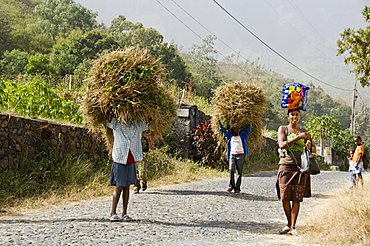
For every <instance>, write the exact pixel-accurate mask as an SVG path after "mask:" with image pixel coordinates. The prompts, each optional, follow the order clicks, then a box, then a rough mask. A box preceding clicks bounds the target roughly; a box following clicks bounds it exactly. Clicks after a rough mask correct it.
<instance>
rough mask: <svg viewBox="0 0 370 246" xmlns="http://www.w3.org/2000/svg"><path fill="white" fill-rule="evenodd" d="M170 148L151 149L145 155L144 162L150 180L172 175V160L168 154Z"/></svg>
mask: <svg viewBox="0 0 370 246" xmlns="http://www.w3.org/2000/svg"><path fill="white" fill-rule="evenodd" d="M167 149H168V147H166V146H165V147H162V148H158V149H156V148H154V149H151V150H150V151H149V152H148V153H147V154H146V155H144V159H143V161H144V162H146V165H147V172H148V173H147V176H148V179H149V180H153V179H158V178H160V177H162V176H164V175H167V174H170V173H171V172H172V170H173V166H172V164H171V161H172V160H171V158H170V157H169V156H168V155H167V154H166V152H167Z"/></svg>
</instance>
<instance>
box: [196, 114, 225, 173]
mask: <svg viewBox="0 0 370 246" xmlns="http://www.w3.org/2000/svg"><path fill="white" fill-rule="evenodd" d="M191 134H192V139H193V146H194V147H195V155H194V160H195V161H197V162H199V163H200V164H201V165H202V166H208V167H212V168H222V162H221V154H220V152H217V151H216V149H217V144H218V141H217V138H216V136H215V134H214V132H213V130H212V126H211V122H210V121H206V122H204V123H200V124H199V125H198V126H196V127H195V128H193V129H192V131H191Z"/></svg>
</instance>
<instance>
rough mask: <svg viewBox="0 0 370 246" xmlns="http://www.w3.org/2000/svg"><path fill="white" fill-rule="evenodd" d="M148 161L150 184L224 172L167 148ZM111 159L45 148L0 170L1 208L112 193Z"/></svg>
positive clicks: (10, 210) (152, 154)
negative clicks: (174, 155)
mask: <svg viewBox="0 0 370 246" xmlns="http://www.w3.org/2000/svg"><path fill="white" fill-rule="evenodd" d="M144 161H146V162H147V163H148V179H149V185H150V187H155V186H157V185H160V184H175V183H183V182H190V181H194V180H199V179H204V178H212V177H217V176H222V175H224V174H223V173H222V172H220V171H217V170H211V169H208V168H205V167H201V166H199V165H198V164H196V163H194V162H192V161H189V160H186V161H181V160H179V159H175V158H172V157H169V156H168V155H167V154H166V148H160V149H153V150H151V151H150V152H148V153H147V154H146V155H145V157H144ZM109 175H110V162H109V161H108V160H90V159H87V158H85V157H82V156H80V157H68V156H61V155H55V154H54V153H53V154H52V153H51V152H49V151H45V152H44V153H43V154H42V155H40V156H39V157H38V158H37V159H36V160H29V161H24V162H22V164H21V165H20V166H19V167H18V170H7V171H2V172H1V173H0V178H1V180H2V182H1V183H0V211H2V212H3V213H4V212H5V214H8V213H16V212H17V211H18V210H19V209H24V208H38V207H44V206H46V205H47V206H50V205H53V204H58V205H60V204H62V203H66V202H70V201H79V200H84V199H91V198H93V197H98V196H107V195H109V194H111V188H110V186H109Z"/></svg>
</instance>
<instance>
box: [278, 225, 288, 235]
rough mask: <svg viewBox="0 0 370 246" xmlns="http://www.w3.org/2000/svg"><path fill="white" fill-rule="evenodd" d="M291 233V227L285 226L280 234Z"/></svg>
mask: <svg viewBox="0 0 370 246" xmlns="http://www.w3.org/2000/svg"><path fill="white" fill-rule="evenodd" d="M289 231H290V228H289V226H284V228H283V229H281V231H279V234H287V233H288V232H289Z"/></svg>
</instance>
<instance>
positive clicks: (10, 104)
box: [0, 78, 82, 124]
mask: <svg viewBox="0 0 370 246" xmlns="http://www.w3.org/2000/svg"><path fill="white" fill-rule="evenodd" d="M0 99H1V102H0V107H1V108H2V109H5V110H9V111H12V112H14V113H16V114H20V115H24V116H29V117H37V118H46V119H55V120H64V121H68V122H70V123H75V124H80V123H81V122H82V116H81V114H80V113H79V107H78V105H77V104H76V103H75V102H73V101H71V100H69V99H65V98H62V97H60V96H59V95H58V91H57V90H55V89H53V88H52V87H51V86H50V85H49V84H48V83H46V82H45V81H42V80H39V79H36V78H34V79H32V80H31V81H29V82H26V83H14V82H12V81H9V80H6V81H1V80H0Z"/></svg>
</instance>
